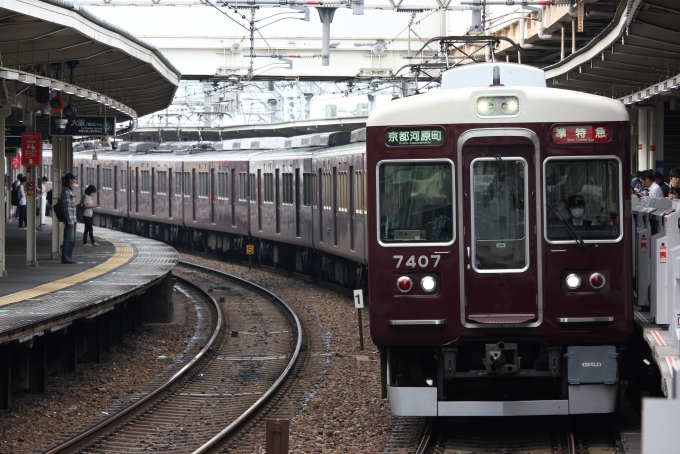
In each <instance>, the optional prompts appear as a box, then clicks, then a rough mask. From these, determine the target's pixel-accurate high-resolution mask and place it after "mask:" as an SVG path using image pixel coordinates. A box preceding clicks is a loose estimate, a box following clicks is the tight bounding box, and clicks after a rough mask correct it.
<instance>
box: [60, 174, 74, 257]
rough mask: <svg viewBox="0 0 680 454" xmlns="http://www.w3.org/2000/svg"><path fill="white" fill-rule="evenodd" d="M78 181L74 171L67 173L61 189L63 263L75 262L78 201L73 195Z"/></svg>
mask: <svg viewBox="0 0 680 454" xmlns="http://www.w3.org/2000/svg"><path fill="white" fill-rule="evenodd" d="M77 182H78V179H77V178H76V176H75V175H73V174H72V173H70V172H69V173H67V174H66V176H64V181H63V185H62V189H61V197H60V199H59V202H60V203H61V210H62V213H63V219H64V245H63V247H62V248H61V263H64V264H74V263H76V262H75V260H73V249H74V248H75V247H76V201H75V199H76V198H75V196H74V195H73V191H72V187H73V185H74V184H76V183H77Z"/></svg>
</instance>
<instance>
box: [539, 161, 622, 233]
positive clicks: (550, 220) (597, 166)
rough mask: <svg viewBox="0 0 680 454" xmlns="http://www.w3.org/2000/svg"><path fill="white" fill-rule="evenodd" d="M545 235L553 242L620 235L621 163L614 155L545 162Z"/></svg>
mask: <svg viewBox="0 0 680 454" xmlns="http://www.w3.org/2000/svg"><path fill="white" fill-rule="evenodd" d="M544 165H545V178H544V181H545V183H544V184H545V186H544V191H545V201H546V206H545V219H546V221H545V236H546V239H547V240H548V241H550V242H557V243H573V242H575V241H577V240H579V238H580V240H583V241H589V240H590V241H594V242H597V241H618V240H619V239H620V238H621V235H622V231H621V222H620V213H621V207H622V201H621V191H620V189H619V188H620V185H621V176H620V174H621V163H620V162H619V160H618V159H614V158H608V159H607V158H605V159H603V158H595V159H587V158H549V159H547V160H546V161H545V164H544Z"/></svg>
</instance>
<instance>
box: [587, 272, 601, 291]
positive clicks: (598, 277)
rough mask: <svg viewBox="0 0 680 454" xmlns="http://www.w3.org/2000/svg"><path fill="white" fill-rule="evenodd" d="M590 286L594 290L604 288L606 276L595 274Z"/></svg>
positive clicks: (591, 276) (591, 277)
mask: <svg viewBox="0 0 680 454" xmlns="http://www.w3.org/2000/svg"><path fill="white" fill-rule="evenodd" d="M590 285H591V287H593V288H602V287H604V276H603V275H601V274H600V273H593V274H591V275H590Z"/></svg>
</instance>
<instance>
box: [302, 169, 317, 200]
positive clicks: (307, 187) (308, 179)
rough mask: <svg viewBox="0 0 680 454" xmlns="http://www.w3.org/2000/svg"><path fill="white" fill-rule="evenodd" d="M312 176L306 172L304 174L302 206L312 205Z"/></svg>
mask: <svg viewBox="0 0 680 454" xmlns="http://www.w3.org/2000/svg"><path fill="white" fill-rule="evenodd" d="M313 180H314V179H313V178H312V174H311V173H309V172H305V173H303V174H302V206H305V207H308V206H311V205H312V199H313V198H314V197H313V196H312V194H313V192H312V182H313Z"/></svg>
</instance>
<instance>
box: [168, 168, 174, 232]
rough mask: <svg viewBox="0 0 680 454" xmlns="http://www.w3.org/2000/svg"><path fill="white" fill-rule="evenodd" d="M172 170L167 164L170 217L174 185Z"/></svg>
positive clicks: (170, 217)
mask: <svg viewBox="0 0 680 454" xmlns="http://www.w3.org/2000/svg"><path fill="white" fill-rule="evenodd" d="M174 177H175V175H174V172H173V169H172V167H170V166H168V218H169V219H172V197H173V192H174V189H175V187H174V186H173V183H174V181H175V180H174Z"/></svg>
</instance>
